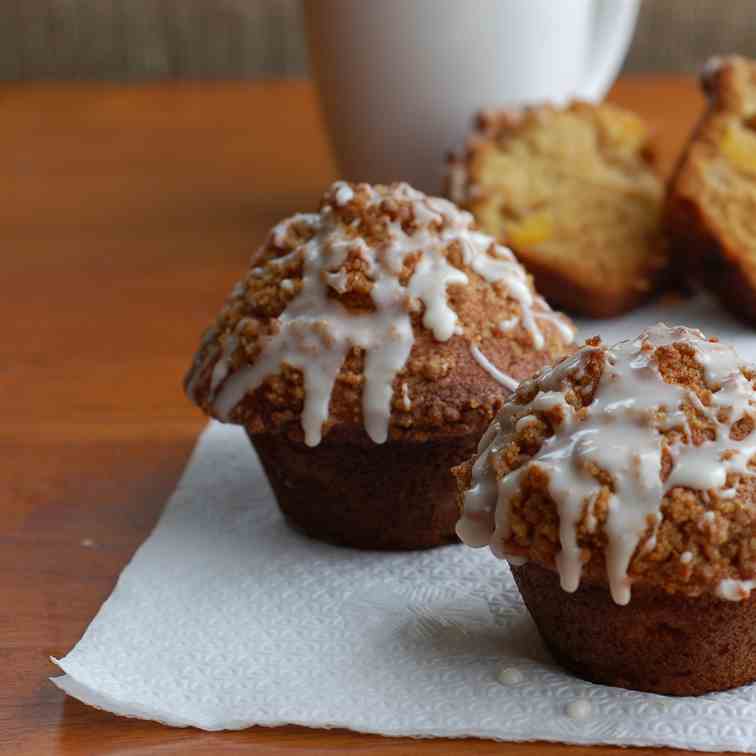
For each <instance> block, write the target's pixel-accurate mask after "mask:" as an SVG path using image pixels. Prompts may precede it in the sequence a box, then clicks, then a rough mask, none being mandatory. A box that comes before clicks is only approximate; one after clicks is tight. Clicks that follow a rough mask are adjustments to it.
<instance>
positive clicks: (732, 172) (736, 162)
mask: <svg viewBox="0 0 756 756" xmlns="http://www.w3.org/2000/svg"><path fill="white" fill-rule="evenodd" d="M701 83H702V88H703V90H704V93H705V94H706V96H707V97H708V100H709V106H708V108H707V110H706V112H705V113H704V115H703V117H702V119H701V121H700V122H699V124H698V125H697V126H696V128H695V130H694V132H693V134H692V135H691V137H690V140H689V142H688V145H687V147H686V149H685V150H684V152H683V154H682V156H681V157H680V160H679V162H678V166H677V169H676V171H675V173H674V175H673V177H672V179H671V180H670V184H669V190H668V195H667V201H666V205H665V212H664V225H665V229H666V233H667V234H668V236H669V240H670V247H671V251H672V254H673V257H674V259H675V260H676V261H677V262H678V265H679V266H680V267H681V268H684V269H685V270H686V271H688V272H690V271H692V272H693V273H694V277H696V278H698V279H699V280H700V281H701V282H702V283H703V284H704V285H705V286H708V287H709V288H711V289H712V290H713V291H714V292H716V293H717V294H718V295H719V297H720V299H721V301H722V303H723V304H724V306H725V307H727V308H728V309H729V310H731V311H732V312H733V313H735V314H736V315H739V316H741V317H742V318H745V319H746V320H748V321H750V322H751V323H756V227H754V223H753V219H754V213H755V212H756V61H753V60H748V59H746V58H740V57H736V56H733V57H728V58H716V59H713V60H711V61H710V62H709V64H708V65H707V66H706V67H705V69H704V73H703V76H702V77H701Z"/></svg>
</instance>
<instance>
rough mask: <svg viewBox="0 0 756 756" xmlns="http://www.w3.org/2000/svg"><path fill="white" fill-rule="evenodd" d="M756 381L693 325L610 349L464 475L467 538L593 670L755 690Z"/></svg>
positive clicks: (487, 441)
mask: <svg viewBox="0 0 756 756" xmlns="http://www.w3.org/2000/svg"><path fill="white" fill-rule="evenodd" d="M755 379H756V371H755V370H754V368H753V367H750V366H748V365H746V364H744V363H743V362H742V361H741V360H740V359H739V358H738V356H737V354H736V353H735V351H734V350H733V349H731V348H730V347H727V346H724V345H722V344H720V343H718V342H717V341H716V340H715V339H709V340H707V339H706V338H705V337H704V335H703V334H702V333H701V332H700V331H696V330H692V329H688V328H683V327H678V328H668V327H666V326H664V325H661V324H660V325H657V326H655V327H653V328H650V329H648V330H647V331H645V332H644V333H642V334H641V335H640V336H639V337H638V338H637V339H636V340H634V341H625V342H621V343H619V344H616V345H615V346H613V347H606V346H604V345H602V344H601V343H600V341H599V340H598V339H593V340H590V341H589V342H587V343H586V345H585V346H583V347H582V348H581V349H579V350H578V351H577V352H576V353H575V354H574V355H572V356H570V357H567V358H565V359H564V360H563V361H561V362H560V363H559V364H557V365H556V366H554V367H553V368H551V369H547V370H544V371H543V372H541V373H540V374H539V375H538V376H536V377H535V378H533V379H531V380H527V381H524V382H523V383H522V384H520V386H519V388H518V390H517V392H516V393H515V394H514V395H513V396H512V397H510V399H509V400H507V402H506V403H505V405H504V407H503V408H502V410H501V412H500V413H499V415H498V417H497V418H496V420H495V421H494V422H493V423H492V425H491V427H490V428H489V429H488V431H487V432H486V434H485V435H484V436H483V438H482V440H481V443H480V446H479V451H478V453H477V455H476V456H475V457H474V458H473V459H472V460H470V461H468V462H467V463H465V464H464V465H461V466H459V467H458V468H456V469H455V471H454V472H455V475H456V476H457V478H458V483H459V487H460V497H461V506H462V511H463V514H462V516H461V518H460V521H459V523H458V525H457V532H458V533H459V535H460V538H461V539H462V540H463V541H464V542H466V543H467V544H469V545H471V546H477V547H481V546H490V548H491V550H492V552H493V553H494V554H495V555H496V556H497V557H499V558H502V559H506V560H509V562H510V563H511V565H512V572H513V574H514V578H515V581H516V583H517V586H518V588H519V590H520V593H521V594H522V597H523V599H524V601H525V604H526V605H527V607H528V609H529V610H530V613H531V615H532V616H533V619H534V620H535V622H536V625H537V626H538V629H539V631H540V633H541V636H542V637H543V639H544V641H545V642H546V645H547V646H548V648H549V649H550V650H551V652H552V653H553V655H554V656H555V658H556V659H557V660H558V661H559V662H561V663H562V664H563V665H564V666H565V667H567V668H568V669H570V670H572V671H573V672H574V673H576V674H577V675H579V676H581V677H584V678H587V679H588V680H592V681H594V682H598V683H605V684H608V685H617V686H621V687H627V688H634V689H637V690H644V691H653V692H657V693H667V694H673V695H698V694H701V693H706V692H710V691H715V690H723V689H726V688H732V687H735V686H737V685H742V684H744V683H747V682H750V681H752V680H754V679H756V596H751V589H752V588H753V587H754V586H756V432H755V431H754V420H755V419H756V390H755V389H754V384H755V383H756V380H755Z"/></svg>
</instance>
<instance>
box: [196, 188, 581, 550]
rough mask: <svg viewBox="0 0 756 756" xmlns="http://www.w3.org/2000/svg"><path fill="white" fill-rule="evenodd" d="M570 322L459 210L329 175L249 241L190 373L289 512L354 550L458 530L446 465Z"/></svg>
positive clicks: (554, 346) (563, 348) (564, 339)
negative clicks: (323, 185)
mask: <svg viewBox="0 0 756 756" xmlns="http://www.w3.org/2000/svg"><path fill="white" fill-rule="evenodd" d="M572 334H573V329H572V326H571V325H570V324H569V322H568V321H567V320H566V319H565V318H564V317H563V316H561V315H559V314H557V313H554V312H553V311H552V310H551V309H550V308H549V307H548V305H547V304H546V303H545V302H544V301H543V299H541V298H540V297H539V296H538V295H537V294H536V293H535V291H534V290H533V287H532V284H531V281H530V279H529V278H528V276H527V275H526V274H525V271H524V270H523V269H522V267H521V266H520V265H519V263H518V262H517V261H516V259H515V258H514V256H513V255H512V253H511V252H510V251H509V250H508V249H506V248H504V247H501V246H499V245H497V244H496V243H495V242H494V240H493V239H491V238H490V237H488V236H486V235H484V234H481V233H479V232H478V231H476V230H474V228H473V226H472V217H471V216H470V215H469V214H468V213H465V212H461V211H460V210H458V209H457V208H456V207H455V206H454V205H452V204H451V203H450V202H447V201H446V200H442V199H437V198H431V197H426V196H425V195H423V194H421V193H419V192H416V191H415V190H413V189H412V188H410V187H409V186H407V185H406V184H395V185H392V186H375V187H374V186H370V185H367V184H346V183H344V182H337V183H336V184H334V185H333V186H332V187H331V188H330V189H329V191H328V192H326V194H325V195H324V196H323V199H322V201H321V204H320V210H319V212H317V213H312V214H299V215H295V216H293V217H292V218H289V219H287V220H285V221H282V222H281V223H280V224H278V225H277V226H276V227H275V228H274V229H273V230H272V231H271V233H270V235H269V236H268V239H267V241H266V242H265V243H264V244H263V245H262V247H261V248H260V249H259V250H258V251H257V252H256V253H255V254H254V255H253V257H252V261H251V267H250V270H249V272H248V273H247V275H246V276H245V278H244V279H243V280H242V281H241V282H240V283H238V284H237V285H236V286H235V287H234V290H233V292H232V294H231V296H230V298H229V299H228V300H227V302H226V304H225V306H224V308H223V310H222V311H221V313H220V315H219V317H218V319H217V322H216V324H215V325H214V326H213V327H212V328H211V329H210V330H209V331H208V332H207V333H206V334H205V337H204V339H203V340H202V343H201V346H200V349H199V352H198V354H197V356H196V358H195V361H194V364H193V366H192V368H191V369H190V371H189V374H188V375H187V378H186V389H187V392H188V394H189V396H190V397H191V398H192V399H193V400H194V401H195V402H196V403H197V404H198V405H199V406H200V407H202V409H204V410H205V411H206V412H207V413H208V414H209V415H211V416H213V417H216V418H218V419H219V420H222V421H224V422H231V423H236V424H239V425H242V426H244V427H245V429H246V431H247V433H248V435H249V437H250V439H251V441H252V443H253V445H254V447H255V449H256V450H257V453H258V455H259V456H260V460H261V461H262V464H263V466H264V468H265V471H266V473H267V475H268V478H269V480H270V482H271V485H272V487H273V490H274V492H275V494H276V497H277V500H278V503H279V505H280V507H281V509H282V510H283V512H284V513H285V515H286V516H287V517H288V518H289V519H290V521H292V522H293V523H295V524H296V525H298V526H300V527H301V528H303V529H304V530H305V531H306V532H307V533H309V534H310V535H313V536H316V537H319V538H322V539H325V540H329V541H334V542H337V543H342V544H347V545H352V546H359V547H364V548H422V547H428V546H435V545H438V544H441V543H445V542H448V541H450V540H453V539H454V522H455V520H456V503H455V486H454V481H453V479H452V477H451V474H450V473H449V468H450V467H451V466H452V465H454V464H456V463H458V462H460V461H461V460H463V459H465V458H466V457H467V456H469V454H470V453H472V451H473V449H474V448H475V443H476V441H477V438H478V437H479V436H480V434H481V432H482V431H483V429H484V428H485V427H486V425H487V424H488V423H489V422H490V420H491V418H492V417H493V416H494V414H495V413H496V411H497V410H498V409H499V407H500V406H501V402H502V400H503V399H504V398H505V397H506V396H508V395H509V394H510V393H511V392H512V390H513V389H514V388H516V386H517V384H518V382H519V381H520V380H521V379H523V378H525V377H527V376H529V375H531V374H532V373H534V372H535V371H537V370H538V369H540V368H541V367H543V366H544V365H547V364H550V363H551V362H552V361H553V360H554V359H556V358H558V357H561V356H562V355H563V354H565V353H566V352H567V351H569V350H570V349H571V342H572Z"/></svg>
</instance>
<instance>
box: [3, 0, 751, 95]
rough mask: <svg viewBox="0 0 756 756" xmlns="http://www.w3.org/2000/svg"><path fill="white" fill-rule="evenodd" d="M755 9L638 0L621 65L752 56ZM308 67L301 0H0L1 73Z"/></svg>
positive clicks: (693, 64) (687, 64)
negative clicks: (632, 35)
mask: <svg viewBox="0 0 756 756" xmlns="http://www.w3.org/2000/svg"><path fill="white" fill-rule="evenodd" d="M363 1H364V2H368V1H369V0H363ZM755 10H756V0H644V2H643V6H642V9H641V14H640V19H639V23H638V27H637V29H636V33H635V39H634V42H633V45H632V47H631V49H630V54H629V55H628V58H627V60H626V63H625V67H624V71H625V72H647V71H674V72H693V71H696V70H697V69H698V68H699V66H700V64H701V61H702V60H704V59H705V58H706V57H707V56H709V55H711V54H715V53H718V52H721V51H728V52H739V53H743V54H748V55H753V56H756V13H754V11H755ZM672 40H674V43H672ZM306 70H307V61H306V53H305V41H304V30H303V23H302V15H301V8H300V3H299V0H2V16H0V80H5V81H19V80H39V79H90V80H92V79H94V80H98V79H99V80H113V81H139V80H149V79H163V78H193V79H214V78H217V79H221V78H223V79H238V78H260V77H287V76H293V77H297V76H303V75H305V74H306Z"/></svg>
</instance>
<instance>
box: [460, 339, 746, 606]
mask: <svg viewBox="0 0 756 756" xmlns="http://www.w3.org/2000/svg"><path fill="white" fill-rule="evenodd" d="M673 343H684V344H686V345H688V346H690V347H692V348H693V350H694V354H695V358H696V360H697V362H698V363H699V364H700V365H701V366H702V367H703V368H704V374H705V377H706V380H707V383H708V384H709V386H710V387H711V388H713V389H714V388H716V387H719V389H718V390H717V391H715V392H714V393H713V394H712V399H711V402H710V404H709V405H708V406H706V405H704V404H703V403H702V402H701V401H700V400H699V399H698V397H697V396H696V394H695V393H694V392H693V391H692V390H691V389H688V388H686V387H684V386H681V385H676V384H668V383H666V382H665V381H664V380H663V378H662V376H661V374H660V373H659V368H658V365H657V363H656V358H655V349H656V348H657V347H660V346H665V345H670V344H673ZM591 354H596V355H598V356H599V357H600V358H601V359H602V360H603V364H604V368H603V372H602V375H601V379H600V381H599V385H598V388H597V390H596V392H595V396H594V399H593V401H592V403H591V404H590V405H588V407H587V408H585V409H584V410H583V413H584V414H581V415H578V414H577V413H576V412H575V411H574V409H573V408H572V407H571V406H570V404H568V403H567V401H566V399H565V395H564V392H565V390H566V389H567V388H569V384H568V382H567V378H568V375H569V374H571V373H574V372H577V373H578V374H579V373H580V371H581V370H582V368H583V366H584V365H585V363H586V360H587V358H588V357H589V355H591ZM741 366H742V363H741V362H740V360H739V358H738V356H737V354H736V353H735V351H734V350H733V349H731V348H730V347H727V346H724V345H722V344H719V343H713V342H709V341H706V339H705V337H704V336H703V334H702V333H701V332H700V331H696V330H692V329H687V328H682V327H678V328H668V327H667V326H665V325H663V324H659V325H657V326H655V327H653V328H650V329H648V330H647V331H645V332H644V333H643V334H641V336H640V337H639V338H638V339H636V340H635V341H624V342H620V343H619V344H616V345H615V346H613V347H611V348H608V349H605V348H603V347H594V346H585V347H583V348H582V349H581V350H580V351H579V352H577V353H576V354H575V355H573V356H572V357H570V358H568V359H567V360H565V361H563V362H561V363H560V364H558V365H557V366H555V367H554V368H552V369H550V370H548V371H546V372H544V373H542V374H541V375H540V376H538V378H537V379H536V382H537V385H538V387H539V389H540V390H539V392H538V393H537V394H536V395H535V397H534V398H533V400H532V401H530V402H528V403H527V404H517V403H515V402H514V401H512V400H509V401H508V402H507V404H506V405H505V406H504V408H503V409H502V411H501V412H500V414H499V416H498V417H497V418H496V420H495V421H494V422H493V423H492V425H491V427H490V428H489V430H488V432H487V433H486V434H485V436H484V437H483V438H482V439H481V442H480V445H479V447H478V452H479V455H478V458H477V459H476V461H475V463H474V465H473V470H472V485H471V488H470V490H469V491H467V492H466V494H465V497H464V511H463V515H462V517H461V518H460V521H459V523H458V524H457V533H458V535H459V536H460V538H461V539H462V540H463V541H464V542H465V543H467V544H468V545H470V546H477V547H480V546H486V545H488V546H490V548H491V550H492V551H493V553H494V554H496V556H499V557H501V558H507V559H510V558H511V555H507V554H505V553H504V551H503V549H502V544H504V543H506V542H507V541H508V540H509V538H510V522H509V520H510V502H511V499H512V497H513V496H514V494H515V493H516V492H517V491H518V490H519V488H520V486H521V484H522V482H523V480H524V478H525V476H526V475H527V474H528V473H529V471H530V470H531V469H533V468H536V467H537V468H540V469H541V470H542V471H544V472H545V473H547V475H548V479H549V483H548V486H549V494H550V495H551V497H552V499H553V500H554V502H555V503H556V505H557V508H558V514H559V525H560V529H559V537H560V544H561V551H560V552H559V553H558V555H557V558H556V566H557V570H558V572H559V575H560V581H561V585H562V588H563V589H564V590H566V591H574V590H576V589H577V587H578V585H579V583H580V576H581V568H582V561H581V550H580V547H579V546H578V542H577V525H578V523H579V521H580V520H581V518H582V517H583V515H584V514H587V522H588V525H589V527H590V526H591V522H592V521H593V527H595V520H593V518H592V514H591V512H592V509H593V507H594V506H595V503H596V500H597V497H598V495H599V493H600V492H601V490H602V484H601V483H599V482H598V481H597V480H596V479H595V478H594V477H593V476H592V475H591V474H590V472H589V467H590V466H592V465H595V466H597V467H598V468H600V469H601V470H604V471H605V472H607V473H608V474H609V475H611V477H612V479H613V483H614V492H613V493H611V494H610V499H609V502H608V515H607V518H606V523H605V532H606V536H607V547H606V554H605V561H606V569H607V579H608V582H609V587H610V591H611V594H612V597H613V599H614V601H615V602H616V603H618V604H626V603H627V602H628V601H629V600H630V579H629V577H628V574H627V571H628V567H629V565H630V560H631V558H632V556H633V553H634V552H635V550H636V548H637V547H638V544H639V542H640V539H641V538H642V537H643V535H644V533H646V531H647V528H648V527H649V525H651V526H652V527H653V530H652V533H651V537H652V539H653V538H655V533H656V527H657V526H658V524H659V522H660V521H661V511H660V509H661V503H662V499H663V497H664V495H665V494H666V493H668V492H669V491H670V490H671V489H673V488H675V487H677V486H681V487H686V488H692V489H698V490H702V491H707V492H713V493H714V494H716V495H717V496H719V497H720V498H721V497H722V495H724V496H725V497H727V496H729V495H730V493H729V492H730V491H731V490H732V489H730V488H726V482H725V481H726V478H727V476H728V474H729V473H738V474H748V473H750V474H754V473H756V470H754V469H753V468H750V469H749V461H750V459H751V458H752V457H753V456H754V454H756V432H752V433H750V434H749V435H748V436H746V437H745V438H744V439H742V440H741V441H736V440H733V439H731V438H730V433H731V430H732V426H733V425H734V424H735V423H736V422H737V421H738V420H740V419H741V418H743V417H745V416H747V415H750V416H751V417H753V418H754V419H756V392H755V391H754V389H753V387H752V386H751V384H750V382H749V381H748V380H747V379H746V378H745V377H744V376H743V374H742V372H741V370H740V368H741ZM686 403H687V404H689V405H692V406H693V407H695V408H696V410H697V412H698V413H700V414H701V415H702V416H703V417H704V418H705V419H706V420H707V421H708V422H709V423H711V424H713V425H714V426H715V427H716V431H717V433H716V438H715V439H714V440H705V441H704V442H703V443H701V444H700V445H697V446H696V445H694V444H693V443H684V442H682V441H680V442H675V443H672V444H671V445H669V446H666V441H664V437H663V436H662V434H661V431H665V430H672V429H678V430H680V431H681V432H683V433H684V434H685V437H686V438H690V429H689V427H688V421H687V416H686V415H685V412H684V411H683V405H684V404H686ZM552 408H559V410H560V415H561V420H560V421H559V422H558V423H557V425H556V428H555V433H554V435H553V436H551V437H549V438H547V439H546V440H545V441H544V443H543V444H542V446H541V449H540V450H539V451H538V452H537V453H536V454H535V455H534V456H533V457H532V458H531V459H530V460H528V462H526V463H525V464H524V465H523V466H521V467H519V468H518V469H516V470H514V471H512V472H511V473H509V474H508V475H505V476H504V477H503V478H501V479H500V480H498V481H497V480H496V478H495V475H494V471H493V469H492V466H491V464H490V462H489V458H490V456H491V455H492V454H497V453H498V452H499V451H500V450H501V449H503V448H504V447H506V446H507V445H508V444H509V443H510V442H511V441H512V440H513V439H514V437H515V434H516V432H517V429H518V428H521V427H522V425H521V424H523V423H527V422H532V419H533V415H534V414H535V413H536V412H539V411H540V412H544V411H547V410H549V409H552ZM723 417H726V421H724V422H723V421H722V419H721V418H723ZM663 441H664V443H665V448H666V449H667V451H668V452H669V454H670V456H671V459H672V470H671V472H670V475H669V477H668V478H667V480H666V481H665V482H662V479H661V471H662V448H663V447H662V442H663ZM714 519H715V514H714V512H713V511H711V510H709V511H707V512H706V513H705V515H704V520H705V521H706V522H708V523H713V521H714ZM654 542H655V541H653V540H652V542H651V544H652V545H653V543H654ZM691 558H692V557H691ZM686 559H687V558H686ZM682 561H684V562H685V561H686V560H682ZM752 587H753V585H751V581H722V584H721V586H720V589H719V591H718V594H719V595H722V596H723V597H727V598H729V597H731V596H734V595H738V596H740V594H741V593H745V594H746V595H747V592H748V591H750V589H751V588H752ZM725 594H726V595H725Z"/></svg>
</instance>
